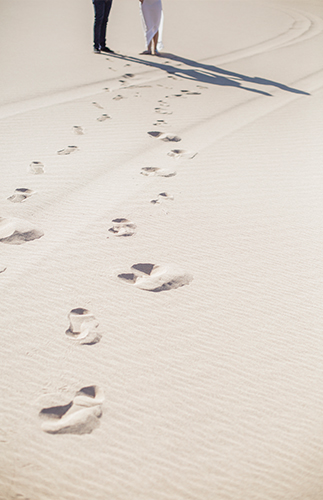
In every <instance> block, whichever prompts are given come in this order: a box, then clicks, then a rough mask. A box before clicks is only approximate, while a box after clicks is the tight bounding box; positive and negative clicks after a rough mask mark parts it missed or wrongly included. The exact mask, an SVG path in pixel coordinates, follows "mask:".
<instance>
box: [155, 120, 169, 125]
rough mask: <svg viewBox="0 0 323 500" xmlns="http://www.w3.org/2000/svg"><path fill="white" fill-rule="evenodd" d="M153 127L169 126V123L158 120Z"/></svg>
mask: <svg viewBox="0 0 323 500" xmlns="http://www.w3.org/2000/svg"><path fill="white" fill-rule="evenodd" d="M153 125H167V122H165V120H157V121H156V122H155V123H153Z"/></svg>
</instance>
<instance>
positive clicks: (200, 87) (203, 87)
mask: <svg viewBox="0 0 323 500" xmlns="http://www.w3.org/2000/svg"><path fill="white" fill-rule="evenodd" d="M196 86H197V88H199V89H208V88H209V87H205V85H196Z"/></svg>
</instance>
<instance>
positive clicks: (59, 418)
mask: <svg viewBox="0 0 323 500" xmlns="http://www.w3.org/2000/svg"><path fill="white" fill-rule="evenodd" d="M103 402H104V394H103V391H102V390H101V389H99V388H98V387H97V386H95V385H91V386H87V387H83V388H82V389H81V390H79V391H78V392H77V393H76V394H75V397H74V399H73V401H70V402H69V403H68V404H66V405H62V406H52V407H49V408H43V409H42V410H41V411H40V413H39V416H40V418H42V419H44V423H43V424H42V426H41V428H42V430H43V431H44V432H47V433H49V434H90V433H91V432H92V431H93V430H94V429H96V428H97V427H98V426H99V425H100V421H99V419H100V418H101V416H102V404H103Z"/></svg>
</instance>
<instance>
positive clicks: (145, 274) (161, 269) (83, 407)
mask: <svg viewBox="0 0 323 500" xmlns="http://www.w3.org/2000/svg"><path fill="white" fill-rule="evenodd" d="M126 66H127V65H126ZM111 69H113V68H111ZM134 76H135V75H134V74H132V73H126V74H125V75H123V77H122V78H123V79H124V80H120V82H121V83H124V82H125V81H126V80H129V79H131V78H133V77H134ZM159 86H161V85H159ZM200 88H201V89H202V88H207V87H202V86H200ZM104 90H106V91H110V89H108V88H106V89H104ZM199 94H200V92H190V91H188V90H181V93H180V94H174V95H172V96H165V99H167V98H169V97H183V96H186V95H199ZM123 98H124V96H122V95H120V94H119V95H116V96H115V97H113V99H114V100H116V101H118V100H121V99H123ZM92 105H93V106H94V107H96V108H98V109H100V110H104V107H103V106H101V104H99V103H98V102H96V101H93V102H92ZM169 107H170V106H169V104H168V102H166V101H165V100H163V99H160V100H159V101H158V105H157V106H156V107H155V112H156V113H158V114H164V115H171V114H172V113H173V112H172V111H171V110H170V109H169ZM109 118H111V117H110V116H109V115H108V114H107V113H102V114H101V115H100V116H99V117H98V118H97V121H99V122H104V121H105V120H107V119H109ZM154 125H156V126H158V125H167V123H166V122H165V120H163V119H159V120H157V121H156V123H154ZM72 130H73V132H74V134H75V135H77V136H81V135H84V133H85V131H84V128H83V127H82V126H80V125H74V126H73V127H72ZM147 133H148V135H149V136H150V137H151V138H155V139H159V140H161V141H164V142H180V141H181V138H180V137H179V136H177V135H176V134H174V133H171V132H161V131H156V130H153V131H149V132H147ZM77 151H79V148H78V146H74V145H72V146H67V147H65V148H63V149H61V150H59V151H57V154H58V155H60V156H68V155H70V154H74V153H76V152H77ZM167 154H168V156H170V157H172V158H173V159H176V160H178V159H180V158H183V159H193V158H194V157H195V156H196V154H197V153H194V152H192V151H188V150H185V149H172V150H171V151H169V152H168V153H167ZM28 172H29V173H30V174H33V175H41V174H44V173H45V167H44V165H43V163H42V162H40V161H33V162H31V163H30V165H29V167H28ZM140 174H141V175H143V176H146V177H153V176H157V177H165V178H168V177H173V176H175V175H176V172H175V171H174V170H173V169H169V168H159V167H152V166H147V167H142V168H141V171H140ZM35 194H36V192H35V191H33V190H32V189H29V188H16V189H15V191H14V192H13V194H12V195H11V196H9V197H8V200H9V201H10V202H12V203H23V202H25V201H26V200H28V199H29V198H30V197H32V196H33V195H35ZM173 200H174V196H173V195H172V194H169V193H168V192H166V191H163V192H160V193H159V194H158V195H157V197H156V198H155V199H152V200H150V203H151V204H153V205H156V204H160V203H163V202H164V201H167V202H169V201H173ZM108 231H109V233H110V234H111V236H113V237H117V238H119V237H121V238H128V237H131V236H133V235H134V234H135V233H136V224H135V223H134V222H132V221H130V220H128V219H126V218H116V219H113V220H112V226H111V227H110V228H109V229H108ZM42 236H44V233H43V231H42V230H41V229H40V228H38V227H35V226H34V225H33V224H32V223H30V222H29V221H26V220H23V219H19V218H15V217H12V218H3V217H0V242H1V243H4V244H11V245H21V244H23V243H26V242H29V241H32V240H37V239H40V238H41V237H42ZM5 270H6V267H5V266H3V265H0V273H3V272H4V271H5ZM117 278H118V280H119V281H120V282H123V283H126V284H128V285H131V286H133V287H134V288H138V289H140V290H144V291H147V292H154V293H159V292H163V291H168V290H174V289H177V288H180V287H183V286H185V285H189V284H190V283H191V281H192V280H193V276H192V275H191V274H190V273H188V272H187V271H185V270H183V269H180V268H179V267H178V266H175V265H172V264H169V263H165V264H152V263H137V264H133V265H132V266H131V267H130V268H129V269H128V270H125V272H122V273H119V274H118V275H117ZM68 321H69V326H68V328H67V329H66V331H65V335H66V337H67V338H68V339H69V340H70V341H72V342H75V343H76V344H79V345H83V346H91V345H94V344H97V343H98V342H100V340H101V338H102V334H101V333H100V330H99V322H98V321H97V319H96V318H95V316H94V315H93V314H92V313H91V312H90V311H89V310H88V309H84V308H82V307H78V308H75V309H72V310H71V311H70V312H69V314H68ZM103 402H104V393H103V390H102V389H100V388H99V387H97V386H96V385H91V386H87V387H83V388H81V389H80V390H79V391H77V392H76V394H75V397H74V398H73V400H72V401H69V402H68V403H65V404H62V405H60V406H50V407H46V408H43V409H42V410H41V411H40V413H39V417H40V418H41V419H42V421H43V423H42V425H41V429H42V430H43V431H44V432H46V433H49V434H80V435H81V434H89V433H91V432H92V431H93V430H95V429H96V428H97V427H98V426H99V424H100V418H101V416H102V405H103Z"/></svg>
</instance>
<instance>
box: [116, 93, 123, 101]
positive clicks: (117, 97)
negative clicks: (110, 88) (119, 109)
mask: <svg viewBox="0 0 323 500" xmlns="http://www.w3.org/2000/svg"><path fill="white" fill-rule="evenodd" d="M121 99H124V97H123V95H121V94H119V95H116V96H115V97H114V98H113V100H114V101H120V100H121Z"/></svg>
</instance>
